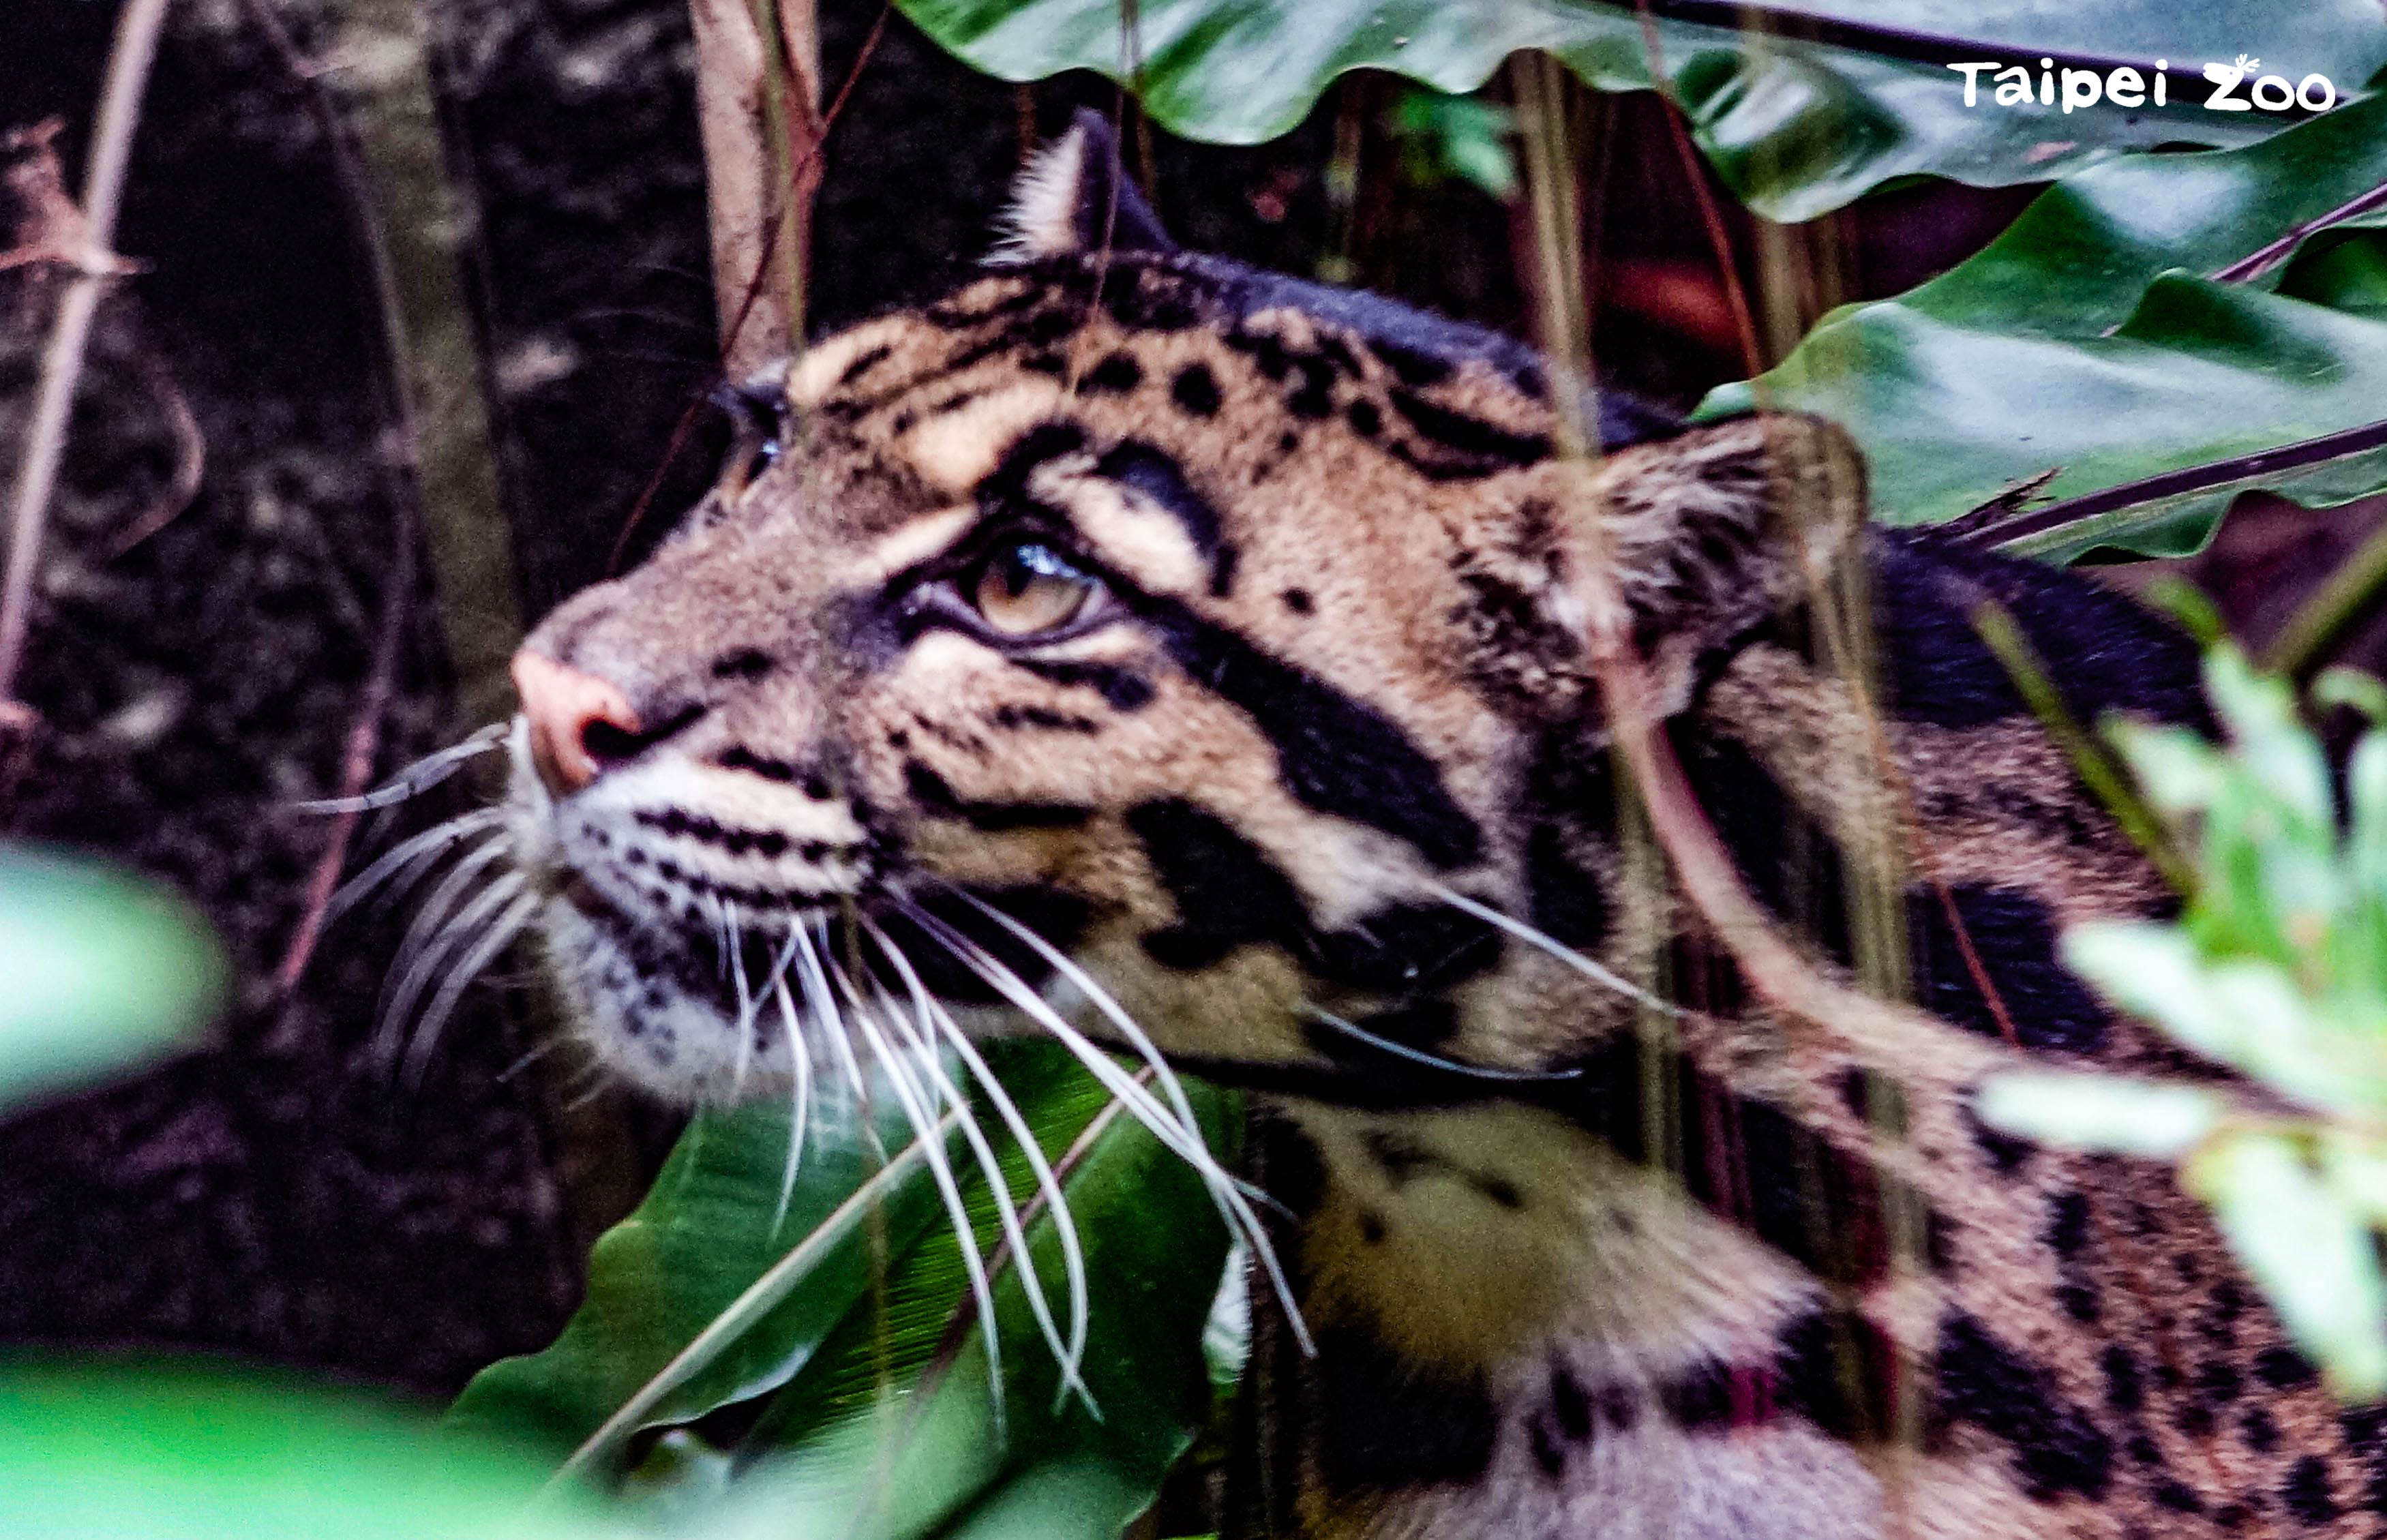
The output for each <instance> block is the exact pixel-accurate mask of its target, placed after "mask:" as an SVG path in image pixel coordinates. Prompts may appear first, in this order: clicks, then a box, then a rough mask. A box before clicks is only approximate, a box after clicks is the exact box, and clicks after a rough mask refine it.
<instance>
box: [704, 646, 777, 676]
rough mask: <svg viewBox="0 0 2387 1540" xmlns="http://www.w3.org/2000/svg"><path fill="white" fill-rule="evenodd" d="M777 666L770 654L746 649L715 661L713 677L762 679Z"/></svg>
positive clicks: (726, 654) (726, 653)
mask: <svg viewBox="0 0 2387 1540" xmlns="http://www.w3.org/2000/svg"><path fill="white" fill-rule="evenodd" d="M776 666H777V664H775V663H773V662H772V661H771V655H770V654H769V653H767V652H762V651H757V650H755V649H753V648H751V647H746V648H740V649H739V650H737V651H735V652H725V653H723V654H722V655H721V656H720V657H718V658H715V659H714V660H713V676H714V678H716V679H760V678H761V677H763V675H765V674H768V673H770V672H771V670H772V669H773V668H774V667H776Z"/></svg>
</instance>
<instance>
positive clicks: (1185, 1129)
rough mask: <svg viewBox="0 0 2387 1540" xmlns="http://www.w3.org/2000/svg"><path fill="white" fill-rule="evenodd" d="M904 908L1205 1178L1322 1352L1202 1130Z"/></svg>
mask: <svg viewBox="0 0 2387 1540" xmlns="http://www.w3.org/2000/svg"><path fill="white" fill-rule="evenodd" d="M898 902H899V903H902V904H903V913H904V915H905V916H906V917H907V918H909V919H910V920H911V921H912V923H913V924H915V925H917V926H918V927H920V928H922V929H923V930H925V931H927V932H928V934H929V935H931V936H933V937H935V938H936V939H937V940H939V941H940V942H941V943H942V944H943V945H944V947H945V949H946V950H947V951H949V952H951V953H953V954H954V956H955V957H956V958H958V959H959V960H960V961H961V962H962V963H963V964H965V965H966V966H968V967H969V969H970V970H971V971H972V972H974V973H976V974H977V975H978V976H979V978H983V979H985V980H986V981H987V983H988V984H990V985H991V986H992V987H993V988H994V990H995V991H996V992H997V993H999V994H1001V995H1002V996H1003V997H1004V999H1006V1000H1009V1001H1010V1002H1011V1003H1012V1004H1013V1005H1015V1006H1017V1008H1018V1009H1019V1010H1020V1011H1022V1012H1024V1013H1025V1014H1026V1015H1027V1016H1029V1018H1030V1019H1031V1020H1033V1021H1035V1022H1036V1023H1037V1024H1038V1025H1039V1026H1041V1027H1042V1028H1043V1029H1045V1030H1046V1031H1048V1032H1050V1033H1052V1034H1053V1036H1054V1037H1055V1039H1057V1040H1058V1041H1060V1042H1061V1043H1062V1045H1063V1046H1065V1047H1067V1049H1068V1050H1069V1052H1070V1053H1071V1054H1074V1055H1075V1056H1076V1057H1077V1060H1078V1062H1079V1063H1080V1064H1082V1065H1084V1066H1085V1067H1086V1069H1087V1071H1088V1073H1090V1074H1092V1076H1093V1077H1094V1079H1097V1080H1100V1081H1101V1082H1102V1083H1103V1084H1104V1085H1105V1086H1106V1087H1108V1088H1109V1090H1110V1092H1111V1093H1112V1094H1113V1095H1115V1096H1117V1097H1118V1099H1119V1100H1120V1101H1122V1102H1124V1103H1125V1104H1126V1105H1127V1108H1128V1111H1129V1112H1130V1113H1132V1114H1133V1115H1134V1117H1135V1120H1136V1121H1137V1122H1139V1123H1142V1124H1143V1126H1144V1128H1145V1129H1146V1130H1149V1131H1150V1132H1151V1134H1152V1136H1153V1137H1154V1138H1155V1139H1157V1140H1159V1141H1160V1142H1161V1144H1162V1146H1163V1147H1165V1148H1167V1149H1168V1150H1170V1151H1171V1152H1173V1153H1174V1154H1175V1155H1177V1156H1178V1158H1179V1159H1181V1160H1182V1161H1184V1162H1185V1164H1186V1165H1187V1166H1189V1167H1191V1168H1193V1173H1194V1174H1195V1175H1196V1176H1198V1177H1199V1178H1201V1180H1202V1184H1203V1185H1204V1186H1205V1187H1206V1188H1208V1189H1209V1192H1210V1199H1211V1201H1212V1202H1213V1203H1215V1204H1217V1205H1219V1212H1220V1214H1221V1215H1222V1216H1223V1217H1224V1218H1226V1219H1227V1221H1228V1225H1229V1228H1230V1229H1232V1230H1237V1231H1241V1232H1242V1233H1243V1234H1244V1236H1245V1238H1246V1239H1248V1240H1249V1241H1250V1242H1251V1243H1252V1252H1253V1255H1255V1256H1257V1257H1259V1259H1260V1263H1261V1265H1262V1266H1263V1267H1264V1268H1265V1269H1267V1271H1268V1275H1269V1284H1270V1286H1271V1287H1272V1288H1273V1289H1274V1290H1275V1292H1276V1294H1277V1298H1278V1299H1279V1300H1280V1301H1281V1302H1282V1305H1283V1306H1284V1310H1285V1317H1286V1320H1287V1323H1288V1324H1289V1325H1291V1327H1292V1328H1293V1333H1294V1337H1295V1341H1297V1342H1298V1343H1299V1344H1301V1348H1302V1351H1303V1352H1305V1353H1314V1352H1316V1346H1315V1344H1313V1343H1312V1342H1311V1341H1310V1337H1309V1328H1308V1326H1307V1324H1306V1323H1305V1322H1304V1321H1303V1320H1302V1319H1301V1309H1300V1306H1299V1305H1298V1304H1297V1303H1296V1302H1295V1299H1294V1296H1293V1285H1292V1284H1291V1282H1290V1281H1287V1279H1286V1278H1285V1275H1284V1269H1283V1268H1282V1266H1281V1265H1280V1264H1279V1263H1278V1261H1277V1256H1276V1247H1275V1245H1274V1244H1273V1243H1271V1242H1270V1241H1269V1236H1268V1232H1267V1231H1266V1229H1265V1228H1264V1227H1263V1226H1262V1225H1261V1224H1260V1222H1259V1217H1258V1216H1257V1214H1254V1213H1253V1212H1252V1207H1251V1205H1250V1203H1249V1202H1248V1201H1246V1200H1245V1198H1244V1194H1243V1193H1242V1191H1241V1190H1240V1187H1239V1185H1238V1183H1237V1182H1236V1181H1235V1180H1234V1179H1233V1178H1232V1177H1231V1176H1230V1175H1229V1174H1228V1173H1227V1172H1226V1171H1225V1170H1224V1169H1223V1168H1221V1167H1220V1166H1219V1161H1218V1157H1217V1156H1215V1155H1212V1154H1211V1153H1210V1149H1209V1145H1208V1144H1207V1142H1205V1141H1204V1139H1203V1138H1202V1135H1201V1130H1200V1128H1199V1126H1198V1125H1196V1124H1193V1123H1191V1122H1190V1121H1189V1122H1187V1123H1180V1122H1179V1121H1178V1120H1177V1119H1176V1118H1175V1117H1172V1116H1170V1114H1169V1113H1168V1110H1167V1109H1166V1108H1164V1107H1163V1106H1162V1105H1160V1103H1159V1102H1158V1101H1157V1100H1156V1098H1155V1097H1154V1096H1153V1095H1152V1093H1151V1092H1148V1091H1146V1090H1144V1089H1143V1087H1142V1086H1140V1085H1138V1084H1136V1083H1135V1080H1134V1078H1133V1077H1131V1076H1130V1075H1129V1074H1128V1073H1127V1071H1125V1070H1123V1069H1121V1068H1120V1067H1118V1064H1117V1063H1116V1062H1115V1061H1113V1060H1112V1058H1111V1057H1110V1055H1109V1054H1105V1053H1104V1052H1103V1051H1102V1050H1101V1049H1100V1048H1098V1047H1096V1046H1095V1045H1094V1043H1093V1042H1092V1041H1091V1040H1089V1039H1088V1038H1087V1037H1086V1035H1085V1034H1084V1033H1082V1032H1080V1031H1079V1030H1078V1029H1076V1028H1074V1027H1072V1026H1070V1025H1069V1024H1068V1023H1067V1021H1065V1020H1063V1019H1062V1018H1061V1015H1060V1013H1059V1012H1057V1011H1055V1009H1053V1007H1052V1006H1051V1004H1048V1003H1046V1001H1045V1000H1044V999H1043V997H1042V996H1041V995H1039V994H1038V993H1037V992H1036V991H1034V990H1032V989H1029V987H1028V985H1027V983H1026V982H1025V981H1024V980H1022V979H1021V978H1020V977H1019V976H1018V975H1017V973H1015V972H1013V971H1012V970H1011V969H1010V968H1009V967H1006V966H1004V964H1003V963H1002V962H1001V961H1000V960H998V959H997V958H995V957H993V956H992V955H991V954H990V953H988V952H987V951H986V949H985V948H983V947H981V946H979V944H978V943H977V942H976V941H973V940H970V939H969V938H968V937H966V936H965V935H963V934H962V933H961V932H959V931H957V930H955V929H954V928H953V927H952V926H950V925H947V924H946V923H945V922H944V921H943V920H941V919H939V918H938V917H937V916H936V915H932V914H930V913H929V912H928V910H926V909H923V908H921V907H920V906H919V905H918V904H916V903H910V902H908V901H903V900H899V901H898Z"/></svg>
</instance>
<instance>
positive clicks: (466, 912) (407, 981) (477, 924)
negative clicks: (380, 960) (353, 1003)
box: [379, 872, 538, 1060]
mask: <svg viewBox="0 0 2387 1540" xmlns="http://www.w3.org/2000/svg"><path fill="white" fill-rule="evenodd" d="M528 880H529V879H528V878H526V877H524V876H523V875H522V874H521V873H519V872H508V873H506V874H504V875H503V876H501V877H498V878H496V879H495V880H494V881H492V882H491V883H490V884H489V885H488V886H487V887H486V888H485V889H483V890H481V891H480V892H479V893H478V894H476V895H474V899H473V901H472V902H471V903H467V904H465V905H464V906H463V907H462V908H461V909H459V910H458V911H457V912H456V914H455V916H454V917H453V918H452V919H450V920H448V923H447V924H445V925H443V926H441V927H440V928H439V929H438V931H437V932H436V934H435V935H434V936H432V937H431V938H429V939H428V940H426V941H425V942H424V943H423V945H422V946H421V947H419V948H416V949H415V955H414V960H413V963H412V964H411V966H409V967H408V968H407V969H406V971H405V973H404V974H402V975H400V976H399V978H398V984H397V987H396V988H395V989H393V990H392V991H390V992H389V994H388V996H387V997H386V1002H385V1006H384V1008H383V1011H382V1013H381V1018H382V1024H381V1029H380V1034H379V1036H380V1040H381V1053H382V1054H383V1055H384V1057H385V1060H394V1059H395V1058H396V1057H397V1054H398V1043H399V1039H400V1037H401V1036H402V1035H403V1033H404V1032H405V1030H406V1024H407V1022H408V1020H409V1018H410V1017H411V1016H412V1015H413V1013H414V1004H415V1002H416V1001H418V1000H420V999H422V998H423V991H424V990H425V989H427V988H428V987H429V986H430V983H431V979H432V976H433V975H434V974H436V972H437V971H438V969H439V965H440V964H441V963H442V962H444V961H445V960H447V959H448V957H449V956H450V955H452V954H454V953H455V952H456V951H457V949H458V948H460V947H463V946H467V945H470V944H471V943H473V942H474V941H475V940H479V939H480V938H479V932H480V930H481V928H482V927H484V926H485V925H486V924H487V923H488V920H489V918H490V916H491V915H495V914H496V913H497V912H498V911H499V909H500V908H501V907H503V906H505V905H507V904H509V903H516V902H520V903H524V904H526V905H530V906H536V904H537V902H538V901H537V898H536V897H535V896H533V895H527V894H524V892H523V890H524V888H525V887H526V886H528ZM491 955H492V956H494V955H496V953H494V952H493V953H491Z"/></svg>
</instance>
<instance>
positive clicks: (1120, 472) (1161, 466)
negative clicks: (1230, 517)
mask: <svg viewBox="0 0 2387 1540" xmlns="http://www.w3.org/2000/svg"><path fill="white" fill-rule="evenodd" d="M1094 473H1095V474H1097V475H1101V476H1106V477H1108V478H1109V479H1110V480H1112V481H1115V482H1118V484H1119V485H1120V486H1129V487H1132V488H1134V489H1135V490H1136V491H1138V492H1141V493H1142V494H1143V496H1144V497H1145V498H1147V499H1150V500H1151V501H1153V502H1155V503H1157V504H1158V505H1159V506H1160V508H1161V510H1162V511H1164V512H1166V513H1168V514H1169V515H1170V516H1171V517H1173V518H1175V519H1176V521H1177V522H1178V523H1179V524H1181V525H1183V526H1184V529H1185V536H1186V538H1187V539H1190V540H1192V541H1193V549H1196V550H1198V551H1200V552H1201V553H1202V554H1203V555H1204V556H1210V555H1213V554H1215V553H1216V552H1217V550H1218V549H1219V511H1218V510H1217V509H1215V508H1212V507H1211V506H1210V505H1209V503H1208V502H1206V501H1205V500H1204V499H1203V498H1202V495H1201V494H1200V493H1198V492H1196V491H1194V490H1193V487H1192V486H1189V485H1188V484H1187V482H1186V480H1185V473H1184V471H1183V470H1182V469H1181V468H1180V467H1179V465H1178V463H1177V461H1175V460H1174V459H1172V458H1170V456H1169V455H1168V453H1167V452H1166V451H1164V450H1161V449H1157V448H1154V447H1153V446H1152V445H1149V444H1146V443H1144V442H1143V441H1142V440H1141V439H1133V438H1130V439H1129V440H1128V441H1127V442H1125V443H1123V444H1121V445H1119V446H1118V448H1115V449H1112V450H1111V451H1110V452H1109V453H1107V454H1105V455H1104V456H1103V458H1102V459H1100V460H1098V461H1095V462H1094Z"/></svg>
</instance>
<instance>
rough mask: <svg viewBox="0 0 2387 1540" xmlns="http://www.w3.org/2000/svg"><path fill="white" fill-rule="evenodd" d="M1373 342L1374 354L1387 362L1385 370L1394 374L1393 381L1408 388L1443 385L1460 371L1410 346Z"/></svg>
mask: <svg viewBox="0 0 2387 1540" xmlns="http://www.w3.org/2000/svg"><path fill="white" fill-rule="evenodd" d="M1369 341H1370V350H1371V351H1372V352H1374V354H1375V355H1376V357H1377V358H1379V359H1382V360H1383V362H1384V367H1385V368H1387V369H1389V370H1391V371H1392V372H1393V377H1394V378H1395V379H1396V380H1398V381H1400V382H1401V384H1403V385H1411V386H1416V387H1423V386H1426V385H1440V384H1441V383H1442V382H1443V381H1445V380H1446V379H1448V378H1450V376H1451V374H1452V372H1454V371H1455V370H1456V369H1457V368H1458V365H1457V363H1456V362H1454V361H1453V360H1449V359H1446V358H1444V357H1441V356H1440V355H1438V354H1434V353H1429V352H1426V351H1424V350H1423V349H1421V348H1417V347H1409V346H1408V345H1407V344H1406V343H1400V342H1395V341H1393V340H1391V339H1390V338H1387V337H1371V338H1370V339H1369Z"/></svg>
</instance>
